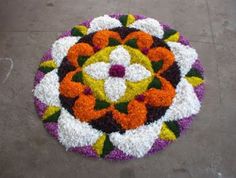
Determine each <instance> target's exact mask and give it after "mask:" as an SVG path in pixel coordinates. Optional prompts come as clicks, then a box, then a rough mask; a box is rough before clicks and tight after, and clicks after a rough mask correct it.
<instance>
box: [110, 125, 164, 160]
mask: <svg viewBox="0 0 236 178" xmlns="http://www.w3.org/2000/svg"><path fill="white" fill-rule="evenodd" d="M161 126H162V122H161V121H157V122H154V123H151V124H149V125H144V126H141V127H139V128H137V129H135V130H127V131H126V132H125V133H124V134H120V133H119V132H115V133H111V134H110V140H111V142H112V144H113V145H115V146H116V147H117V148H119V149H120V150H122V151H123V152H125V153H126V154H128V155H132V156H135V157H138V158H140V157H143V156H144V155H145V154H147V152H148V151H149V150H150V149H151V147H152V145H153V143H154V142H155V140H156V139H157V138H158V135H159V133H160V130H161Z"/></svg>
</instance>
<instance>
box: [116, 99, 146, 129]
mask: <svg viewBox="0 0 236 178" xmlns="http://www.w3.org/2000/svg"><path fill="white" fill-rule="evenodd" d="M112 113H113V117H114V119H115V120H116V121H117V122H118V123H119V124H120V125H121V126H122V128H124V129H126V130H127V129H135V128H137V127H139V126H141V125H143V124H144V123H145V121H146V119H147V118H146V115H147V109H146V106H145V103H143V102H139V101H137V100H135V99H134V100H132V101H130V103H129V105H128V114H124V113H121V112H119V111H118V110H116V109H114V108H112Z"/></svg>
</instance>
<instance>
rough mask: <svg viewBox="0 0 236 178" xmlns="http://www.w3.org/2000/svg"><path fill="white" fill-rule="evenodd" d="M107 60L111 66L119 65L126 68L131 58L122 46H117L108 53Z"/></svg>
mask: <svg viewBox="0 0 236 178" xmlns="http://www.w3.org/2000/svg"><path fill="white" fill-rule="evenodd" d="M109 60H110V63H111V64H120V65H123V66H126V67H127V66H128V65H129V64H130V60H131V56H130V54H129V52H128V51H127V50H126V49H125V48H124V47H123V46H121V45H119V46H117V47H116V48H115V49H114V50H113V51H112V52H111V53H110V55H109Z"/></svg>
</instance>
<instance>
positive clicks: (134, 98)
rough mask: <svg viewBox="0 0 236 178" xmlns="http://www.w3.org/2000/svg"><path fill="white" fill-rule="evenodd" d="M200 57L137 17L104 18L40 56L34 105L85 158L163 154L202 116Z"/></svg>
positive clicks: (174, 37) (167, 32)
mask: <svg viewBox="0 0 236 178" xmlns="http://www.w3.org/2000/svg"><path fill="white" fill-rule="evenodd" d="M203 91H204V79H203V68H202V66H201V64H200V61H199V60H198V54H197V53H196V50H195V49H193V48H192V47H191V46H190V45H189V42H188V41H187V40H186V39H184V37H183V36H182V35H180V34H179V32H177V31H176V30H174V29H172V28H170V27H169V26H167V25H164V24H161V23H159V22H158V21H157V20H155V19H152V18H146V17H143V16H139V15H132V14H128V15H123V14H119V15H110V16H109V15H104V16H101V17H97V18H94V19H92V20H90V21H86V22H84V23H82V24H80V25H77V26H75V27H73V28H72V29H71V30H70V31H68V32H66V33H64V34H63V35H62V36H61V37H60V38H59V39H58V40H57V41H56V42H54V44H53V45H52V48H50V49H49V51H48V52H47V53H46V54H45V55H44V56H43V58H42V60H41V63H40V67H39V70H38V71H37V73H36V77H35V87H34V96H35V105H36V109H37V111H38V114H39V116H40V117H41V118H42V121H43V123H44V126H45V127H46V129H47V130H48V131H49V133H50V134H51V135H52V136H54V137H55V138H56V139H58V140H59V142H60V143H61V144H62V145H64V146H65V147H66V149H67V150H70V151H75V152H79V153H81V154H85V155H87V156H90V157H102V158H105V159H116V160H117V159H119V160H121V159H131V158H140V157H143V156H144V155H147V154H151V153H154V152H157V151H159V150H161V149H163V148H164V147H165V146H167V145H168V144H169V143H171V142H172V141H174V140H175V139H176V138H177V137H179V136H180V134H181V133H182V132H183V130H185V129H186V128H187V127H188V126H189V124H190V122H191V120H192V116H193V115H195V114H197V113H198V112H199V110H200V106H201V103H200V102H201V99H202V97H203Z"/></svg>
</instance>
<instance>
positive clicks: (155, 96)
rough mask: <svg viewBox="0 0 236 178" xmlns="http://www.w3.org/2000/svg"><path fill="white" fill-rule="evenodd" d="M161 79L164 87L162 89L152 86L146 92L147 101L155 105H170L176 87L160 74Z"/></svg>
mask: <svg viewBox="0 0 236 178" xmlns="http://www.w3.org/2000/svg"><path fill="white" fill-rule="evenodd" d="M158 78H159V79H160V81H161V84H162V88H161V89H160V90H158V89H156V88H151V89H149V90H148V91H146V92H144V96H145V103H148V104H150V105H152V106H154V107H160V106H170V105H171V104H172V101H173V98H174V97H175V89H174V87H173V86H172V85H171V83H170V82H169V81H167V80H166V79H164V78H162V77H160V76H158Z"/></svg>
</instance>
